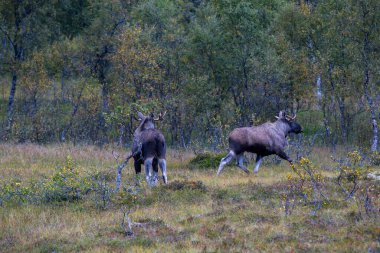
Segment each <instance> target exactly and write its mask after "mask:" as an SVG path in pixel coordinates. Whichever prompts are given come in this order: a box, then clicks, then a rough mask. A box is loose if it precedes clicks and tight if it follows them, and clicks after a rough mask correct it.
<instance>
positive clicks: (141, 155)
mask: <svg viewBox="0 0 380 253" xmlns="http://www.w3.org/2000/svg"><path fill="white" fill-rule="evenodd" d="M165 114H166V112H165V113H164V114H162V113H160V114H159V116H158V118H155V117H154V114H153V113H151V114H149V115H148V116H145V115H144V114H142V113H141V112H138V113H137V115H138V119H137V120H138V121H140V125H139V126H138V127H137V129H136V130H135V132H134V136H133V144H132V157H133V159H134V167H135V172H136V174H139V173H141V165H142V164H144V167H145V177H146V182H147V184H149V185H152V186H154V185H155V184H156V183H157V180H158V178H157V174H158V166H160V168H161V172H162V178H163V181H164V183H165V184H167V182H168V178H167V175H166V158H165V156H166V143H165V137H164V135H163V134H162V133H161V132H160V131H159V130H157V129H156V128H155V126H154V121H159V120H163V117H164V116H165ZM151 168H153V178H151V173H150V172H151Z"/></svg>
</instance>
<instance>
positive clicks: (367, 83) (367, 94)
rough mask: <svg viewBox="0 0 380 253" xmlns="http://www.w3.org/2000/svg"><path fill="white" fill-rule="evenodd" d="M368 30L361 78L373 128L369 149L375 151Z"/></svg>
mask: <svg viewBox="0 0 380 253" xmlns="http://www.w3.org/2000/svg"><path fill="white" fill-rule="evenodd" d="M369 51H370V48H369V32H365V33H364V41H363V53H362V56H363V61H364V71H363V74H364V80H363V88H364V95H365V97H366V99H367V103H368V106H369V110H370V112H371V121H372V129H373V137H372V146H371V151H372V152H375V151H377V143H378V128H377V121H376V112H375V106H374V103H373V99H372V96H371V95H370V94H371V91H370V90H371V89H370V77H369Z"/></svg>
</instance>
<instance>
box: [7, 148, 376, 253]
mask: <svg viewBox="0 0 380 253" xmlns="http://www.w3.org/2000/svg"><path fill="white" fill-rule="evenodd" d="M111 151H112V147H107V148H105V149H99V148H96V147H92V146H69V145H64V146H57V145H54V146H36V145H32V144H26V145H8V144H2V145H0V178H3V179H4V178H5V179H6V178H10V177H14V176H16V177H22V178H34V177H39V176H41V175H46V174H50V173H52V171H53V170H54V168H55V167H57V166H59V165H61V164H63V163H64V161H65V159H66V157H67V156H68V155H70V156H71V157H72V158H73V159H74V160H75V161H76V162H77V163H78V164H79V165H80V166H83V167H85V168H88V169H94V170H95V169H96V170H108V169H109V168H110V167H114V166H115V162H114V158H113V157H112V154H111ZM119 153H122V150H119ZM328 154H329V152H328V151H325V150H322V149H320V150H317V152H315V153H314V155H313V157H312V160H314V161H315V162H319V163H320V165H321V167H323V166H329V163H330V162H331V161H329V160H328V159H327V158H326V157H329V155H328ZM191 157H192V155H191V153H181V152H179V151H176V150H170V151H169V158H168V175H169V180H170V182H173V181H174V180H178V182H185V181H186V180H187V181H190V182H191V181H202V182H203V184H204V185H205V186H206V187H207V191H206V192H205V191H200V190H197V189H196V188H195V189H182V190H173V189H171V188H168V187H165V186H162V185H161V186H159V187H156V188H153V189H148V188H145V190H144V192H143V193H141V199H142V202H141V203H145V204H139V206H137V207H136V208H135V211H134V212H133V213H132V214H131V218H132V220H134V221H137V222H142V223H144V225H143V226H142V227H135V228H134V232H135V235H134V236H132V237H131V236H126V235H125V234H124V233H123V231H122V229H121V227H120V222H121V219H122V213H121V211H120V207H119V206H116V205H113V206H110V207H109V208H108V209H106V210H99V209H96V208H95V206H94V204H93V202H92V201H91V200H90V199H85V200H81V201H77V202H61V203H52V204H40V205H28V204H23V205H13V206H4V207H0V228H1V230H0V249H1V250H0V251H1V252H201V251H206V252H209V251H211V252H214V251H218V252H229V251H233V252H367V251H369V250H372V252H376V251H375V250H376V249H377V250H379V249H380V245H379V236H380V228H379V227H380V222H379V220H378V219H371V218H365V219H357V218H356V216H355V213H356V206H355V205H354V204H352V203H348V204H347V205H345V206H344V207H334V206H331V207H328V208H325V209H323V210H322V211H320V212H319V213H318V215H317V216H310V212H309V210H308V209H305V208H303V207H302V206H300V207H299V208H296V209H295V210H294V212H293V213H292V215H290V216H285V213H284V210H283V203H282V201H281V198H280V192H281V191H283V190H284V187H285V178H286V176H285V175H286V173H288V172H290V168H289V166H288V165H287V164H286V163H281V164H280V165H278V166H263V167H262V168H261V170H260V172H259V174H258V175H253V174H250V175H248V176H247V175H245V174H244V173H243V172H242V171H240V170H239V169H238V168H237V167H227V168H226V169H225V171H223V173H222V174H221V175H220V176H219V177H216V176H215V173H216V168H215V169H214V170H189V169H187V163H188V161H189V159H190V158H191ZM250 169H251V170H252V164H251V165H250ZM375 169H377V170H378V168H375ZM324 173H325V174H326V175H330V176H331V175H332V174H333V173H334V172H331V171H327V172H324ZM133 174H134V171H133V169H132V163H130V164H129V165H128V168H126V169H125V171H124V174H123V178H124V180H129V179H131V178H132V177H133ZM148 200H149V201H148ZM377 208H378V207H377Z"/></svg>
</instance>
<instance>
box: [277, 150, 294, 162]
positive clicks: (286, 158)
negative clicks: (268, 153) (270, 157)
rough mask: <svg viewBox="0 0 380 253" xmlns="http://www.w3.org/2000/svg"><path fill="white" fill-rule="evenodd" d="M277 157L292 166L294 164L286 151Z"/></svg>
mask: <svg viewBox="0 0 380 253" xmlns="http://www.w3.org/2000/svg"><path fill="white" fill-rule="evenodd" d="M277 155H278V156H279V157H281V158H282V159H284V160H286V161H288V162H290V163H291V164H292V163H293V160H292V159H290V157H289V156H288V155H287V154H286V153H285V152H284V151H280V152H279V153H278V154H277Z"/></svg>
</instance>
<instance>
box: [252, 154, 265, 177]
mask: <svg viewBox="0 0 380 253" xmlns="http://www.w3.org/2000/svg"><path fill="white" fill-rule="evenodd" d="M262 160H263V156H261V155H259V154H258V155H257V156H256V166H255V169H254V170H253V173H255V174H256V173H257V172H259V168H260V164H261V162H262Z"/></svg>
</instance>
